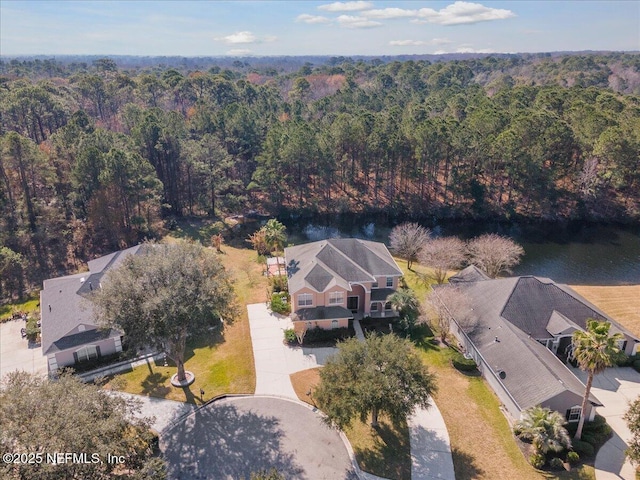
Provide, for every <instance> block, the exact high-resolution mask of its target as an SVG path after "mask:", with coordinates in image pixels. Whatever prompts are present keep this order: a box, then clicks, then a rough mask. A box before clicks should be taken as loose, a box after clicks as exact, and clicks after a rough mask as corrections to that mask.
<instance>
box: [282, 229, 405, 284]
mask: <svg viewBox="0 0 640 480" xmlns="http://www.w3.org/2000/svg"><path fill="white" fill-rule="evenodd" d="M285 259H286V264H287V275H288V280H289V291H290V292H291V293H295V292H297V291H299V290H300V289H302V288H304V287H307V288H311V289H313V290H315V291H318V292H323V291H326V290H327V289H328V288H331V287H333V286H334V285H339V286H341V287H343V288H345V289H346V290H351V286H350V283H361V282H374V281H375V277H380V276H389V277H391V276H402V271H401V270H400V268H398V265H397V264H396V262H395V260H394V259H393V257H392V256H391V254H390V253H389V251H388V250H387V247H386V246H385V245H384V244H383V243H378V242H370V241H367V240H360V239H355V238H340V239H336V238H334V239H329V240H321V241H319V242H312V243H306V244H303V245H297V246H295V247H288V248H285Z"/></svg>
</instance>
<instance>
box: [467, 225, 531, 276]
mask: <svg viewBox="0 0 640 480" xmlns="http://www.w3.org/2000/svg"><path fill="white" fill-rule="evenodd" d="M467 252H468V253H469V256H470V263H472V264H474V265H476V266H477V267H479V268H481V269H482V270H484V272H485V273H486V274H487V275H489V277H491V278H496V277H497V276H498V275H500V274H501V273H511V268H512V267H514V266H516V265H517V264H518V263H520V258H521V257H522V255H524V249H523V248H522V247H521V246H520V245H518V244H517V243H516V242H514V241H513V240H511V239H510V238H507V237H503V236H500V235H497V234H495V233H488V234H485V235H481V236H479V237H476V238H474V239H473V240H471V241H469V242H468V243H467Z"/></svg>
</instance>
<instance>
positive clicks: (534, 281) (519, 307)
mask: <svg viewBox="0 0 640 480" xmlns="http://www.w3.org/2000/svg"><path fill="white" fill-rule="evenodd" d="M554 310H555V311H557V312H558V313H559V314H561V315H563V316H564V317H565V318H567V319H568V320H570V321H571V322H572V323H574V324H576V325H577V326H578V327H580V328H581V329H585V328H586V325H587V323H586V320H587V319H588V318H595V319H596V320H600V321H602V320H608V319H607V318H606V317H605V316H604V315H601V314H600V313H599V312H597V311H596V310H594V309H593V308H591V307H590V306H588V305H586V304H585V303H583V302H581V301H580V300H578V299H577V298H575V297H574V296H572V295H570V294H569V293H567V292H566V291H564V290H562V289H561V288H559V287H558V286H557V285H556V284H555V283H553V281H551V280H550V279H540V278H537V277H520V278H518V282H517V284H516V286H515V288H514V289H513V292H512V293H511V295H510V297H509V299H508V300H507V302H506V303H505V304H504V308H503V309H502V312H501V314H502V317H504V318H505V319H506V320H508V321H509V322H511V323H512V324H513V325H515V326H516V327H517V328H519V329H520V330H522V331H523V332H526V333H528V334H530V335H532V336H533V337H535V338H541V339H542V338H549V333H548V332H547V328H546V327H547V323H548V322H549V318H550V317H551V315H552V313H553V312H554Z"/></svg>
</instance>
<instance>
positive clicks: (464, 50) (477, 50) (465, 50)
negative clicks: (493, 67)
mask: <svg viewBox="0 0 640 480" xmlns="http://www.w3.org/2000/svg"><path fill="white" fill-rule="evenodd" d="M456 53H495V50H494V49H492V48H473V47H465V46H461V47H458V48H456Z"/></svg>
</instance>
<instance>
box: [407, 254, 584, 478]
mask: <svg viewBox="0 0 640 480" xmlns="http://www.w3.org/2000/svg"><path fill="white" fill-rule="evenodd" d="M398 264H399V265H400V266H401V268H403V270H404V272H405V279H406V281H407V283H408V285H409V286H410V287H411V288H413V289H414V290H416V292H417V293H418V295H419V298H420V299H421V300H422V301H424V298H425V296H426V293H427V290H428V289H429V288H430V287H428V286H427V285H425V284H423V283H422V282H419V281H418V280H419V277H418V276H417V275H415V274H414V273H413V272H409V271H408V270H407V269H406V262H404V261H398ZM414 268H416V269H418V271H421V270H422V271H424V270H423V267H421V266H419V265H416V266H415V267H414ZM414 340H415V342H416V345H417V346H418V348H419V349H420V351H421V354H422V357H423V360H424V362H425V363H426V364H427V365H428V366H429V367H430V368H431V369H432V371H433V372H434V373H435V374H436V378H437V382H438V392H437V393H436V394H435V395H434V400H435V402H436V405H437V406H438V409H439V410H440V412H441V413H442V416H443V418H444V421H445V423H446V425H447V430H448V432H449V437H450V441H451V449H452V453H453V464H454V468H455V472H456V479H457V480H463V479H476V478H486V479H495V478H517V479H519V480H528V479H532V480H533V479H540V478H547V479H582V480H594V479H595V473H594V469H593V467H591V466H588V465H587V466H581V467H580V468H575V469H573V470H572V471H571V472H566V473H563V474H557V475H556V474H550V473H546V472H541V471H538V470H535V469H534V468H533V467H531V466H530V465H529V463H528V462H527V460H526V459H525V458H524V456H523V454H522V453H521V451H520V449H519V448H518V445H517V444H516V441H515V438H514V436H513V434H512V432H511V427H510V426H509V423H508V422H507V419H506V418H505V416H504V415H503V413H502V411H501V410H500V401H499V400H498V398H497V397H496V395H495V394H494V393H493V391H492V390H491V389H490V387H489V386H488V385H487V384H486V382H485V381H484V380H483V379H482V377H478V376H467V375H464V374H462V373H460V372H458V371H457V370H456V369H454V368H453V367H452V366H451V365H450V363H449V360H450V358H451V355H452V350H451V349H449V348H443V347H441V346H439V345H438V344H436V343H434V342H433V333H432V332H431V330H430V329H429V327H427V326H426V325H423V326H420V327H419V328H418V329H416V331H415V332H414Z"/></svg>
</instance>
